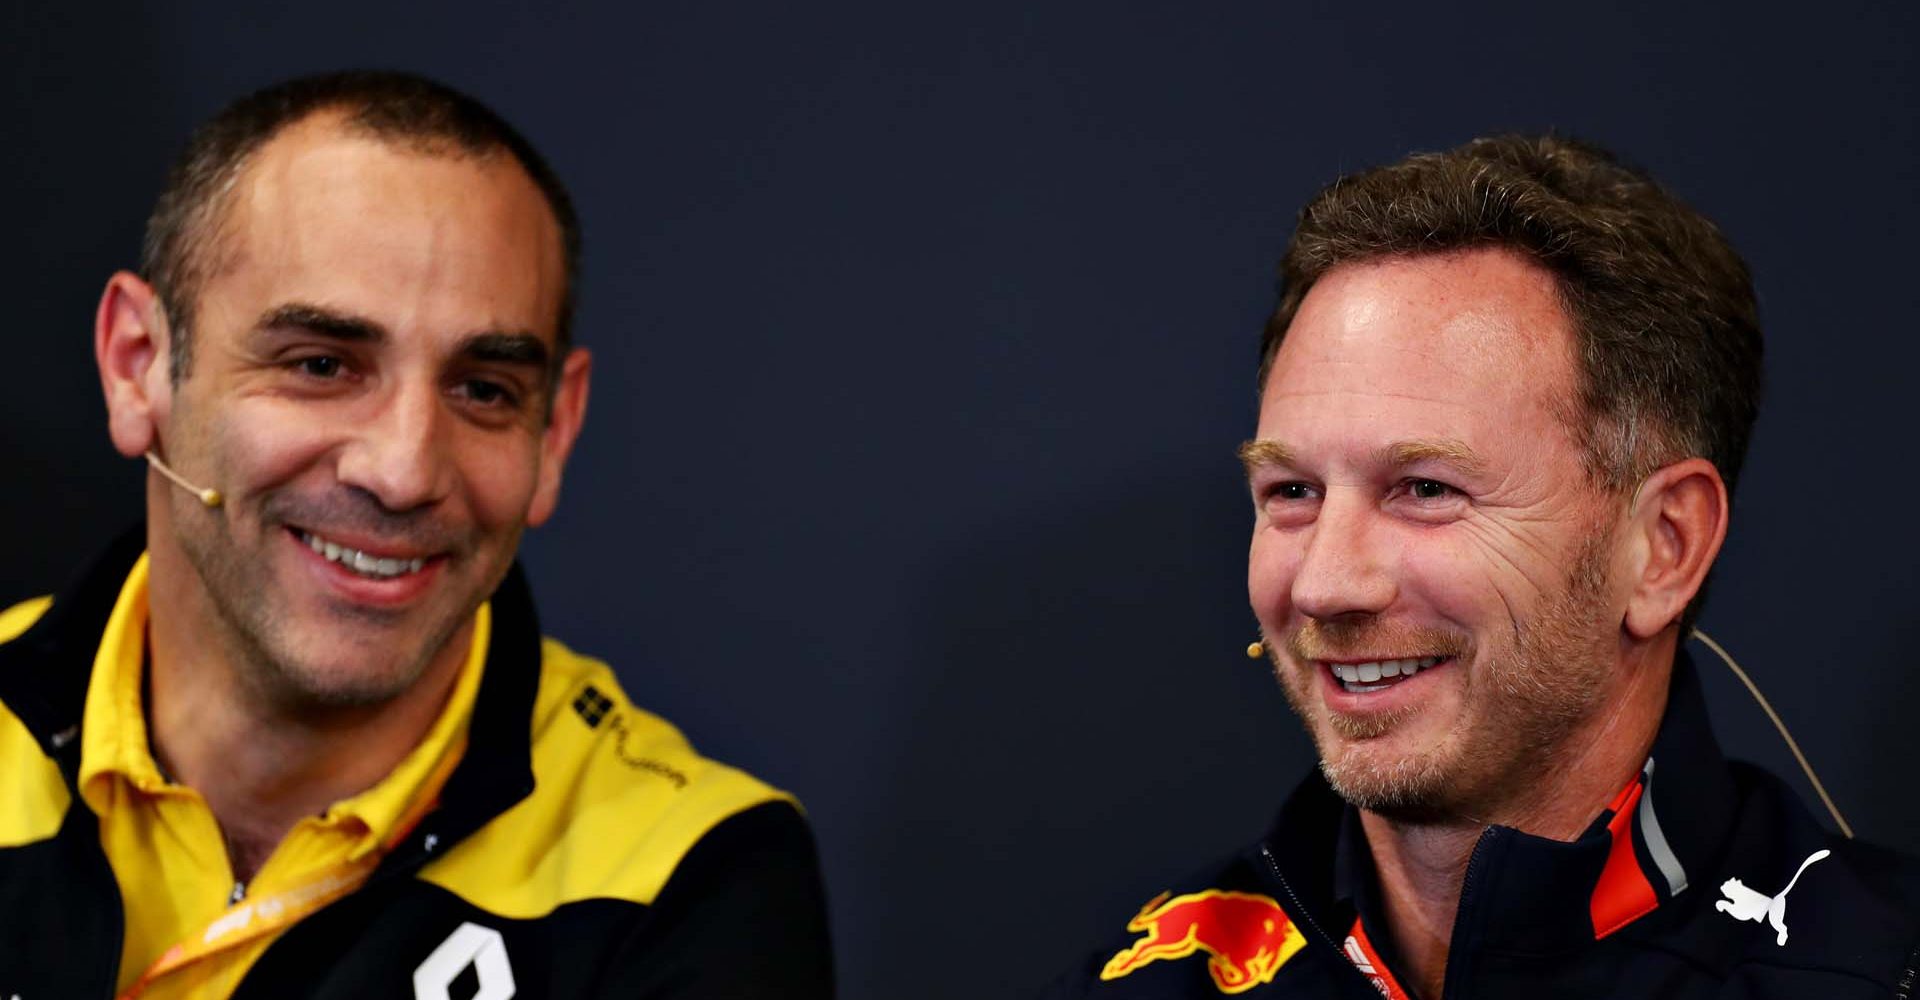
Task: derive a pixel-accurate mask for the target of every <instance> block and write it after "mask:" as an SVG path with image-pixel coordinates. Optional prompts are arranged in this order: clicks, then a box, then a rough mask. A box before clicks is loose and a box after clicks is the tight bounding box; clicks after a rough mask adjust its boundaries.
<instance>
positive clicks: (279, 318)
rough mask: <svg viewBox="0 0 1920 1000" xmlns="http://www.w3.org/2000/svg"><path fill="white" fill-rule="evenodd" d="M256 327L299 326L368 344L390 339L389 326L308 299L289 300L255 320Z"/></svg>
mask: <svg viewBox="0 0 1920 1000" xmlns="http://www.w3.org/2000/svg"><path fill="white" fill-rule="evenodd" d="M254 329H256V330H259V331H261V332H268V333H270V332H272V331H275V330H295V329H297V330H305V331H308V332H310V333H317V334H319V335H321V336H323V337H331V338H333V339H335V340H352V341H360V342H367V343H379V342H380V341H383V340H385V339H387V328H386V327H384V326H381V325H380V324H379V323H376V322H374V321H373V320H370V319H367V318H366V317H364V316H355V315H352V314H350V313H342V312H335V311H334V310H332V309H326V308H322V307H320V306H316V305H309V304H307V303H304V302H289V303H287V304H285V305H279V306H275V307H273V308H272V309H269V310H267V311H266V312H264V313H261V314H260V319H259V320H258V321H257V322H255V323H254Z"/></svg>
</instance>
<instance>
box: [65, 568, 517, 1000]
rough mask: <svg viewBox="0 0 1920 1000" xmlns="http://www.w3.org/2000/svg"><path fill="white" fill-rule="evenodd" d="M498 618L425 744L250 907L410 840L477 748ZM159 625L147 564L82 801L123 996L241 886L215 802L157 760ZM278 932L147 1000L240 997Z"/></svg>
mask: <svg viewBox="0 0 1920 1000" xmlns="http://www.w3.org/2000/svg"><path fill="white" fill-rule="evenodd" d="M490 618H491V611H490V609H489V607H488V606H487V605H484V604H483V605H481V607H480V610H479V612H478V613H477V615H476V617H475V621H474V629H473V646H472V649H471V651H470V652H469V653H468V656H467V663H466V666H465V667H464V668H462V670H461V673H460V678H459V680H458V681H456V682H455V685H454V689H453V695H452V697H450V698H448V699H447V704H446V707H445V708H444V709H442V710H441V713H440V717H439V718H438V719H437V720H435V722H434V724H433V727H432V728H431V729H430V730H428V732H427V735H426V737H425V739H423V740H422V741H421V742H420V745H419V746H417V747H415V748H414V749H413V751H412V752H411V753H409V754H408V755H407V757H406V758H405V759H404V760H402V761H401V762H400V764H399V766H397V767H395V768H394V769H393V770H392V771H391V772H389V773H388V774H387V776H386V777H385V778H383V779H381V781H380V783H379V784H376V785H374V786H373V787H372V788H369V789H367V790H366V791H364V792H361V793H360V794H358V795H355V796H353V797H351V798H347V799H343V800H341V801H339V802H336V803H334V804H333V805H332V806H330V807H328V809H327V811H326V812H324V813H322V814H320V815H318V816H308V817H306V818H304V819H302V820H300V821H299V822H298V823H296V824H294V827H293V829H292V830H290V831H288V833H287V835H286V838H285V839H284V840H282V841H281V842H280V845H279V846H278V847H276V848H275V849H274V852H273V854H272V856H270V857H269V858H268V859H267V861H266V863H265V864H263V865H262V866H261V867H260V870H259V871H258V872H257V873H255V875H254V878H253V881H251V882H249V883H248V884H247V886H246V899H247V900H248V901H253V900H266V899H271V898H273V897H274V896H275V895H276V894H278V893H282V892H286V891H288V890H290V889H295V888H297V887H300V886H302V885H305V884H308V883H310V882H312V881H313V880H314V879H315V878H316V877H320V876H323V875H324V874H325V873H327V872H329V871H331V870H336V869H338V867H339V866H341V865H343V864H346V863H348V862H351V861H354V860H357V859H361V858H365V857H367V856H368V855H369V854H371V853H372V852H375V851H378V850H381V849H382V846H383V845H385V844H387V843H388V842H389V841H390V840H391V838H394V837H396V836H398V835H402V834H404V833H405V831H403V830H399V829H397V828H398V827H399V825H400V823H401V822H402V821H403V820H404V819H406V818H407V817H408V813H409V807H410V806H412V805H413V804H414V803H416V802H426V801H428V800H430V799H431V798H432V797H434V796H437V795H438V794H439V793H440V789H441V787H442V786H443V785H444V784H445V783H446V780H447V776H448V775H449V774H451V773H452V772H453V769H454V766H455V765H456V764H458V763H459V760H460V755H461V753H462V752H463V751H464V750H465V749H466V743H467V727H468V724H469V722H470V721H471V719H472V715H473V702H474V696H475V695H476V693H477V692H478V691H479V689H480V675H481V672H482V670H483V668H484V665H485V663H486V657H487V638H488V630H489V625H490ZM146 626H147V557H146V556H144V555H143V556H141V557H140V561H139V562H138V563H135V564H134V567H133V572H131V573H129V574H128V575H127V582H126V584H125V586H123V587H122V588H121V591H120V599H119V601H118V602H117V603H116V604H115V605H114V609H113V615H112V617H111V618H109V619H108V622H107V627H106V631H105V632H104V633H103V634H102V635H101V637H100V649H99V652H98V653H97V654H96V655H95V658H94V664H93V678H92V681H91V682H90V683H89V685H88V687H87V703H86V709H85V717H84V723H83V725H82V727H81V728H82V731H83V733H84V734H85V735H84V736H83V737H82V739H81V749H80V777H79V788H80V797H81V798H82V799H83V800H84V801H85V802H86V803H87V806H88V807H89V808H91V809H92V810H93V811H94V813H95V814H96V815H98V816H99V817H100V846H101V847H102V848H103V849H104V850H105V852H106V855H107V861H108V863H109V864H110V865H112V867H113V874H114V877H115V878H116V879H117V880H118V881H119V883H120V898H121V900H122V901H123V903H124V905H125V912H126V939H125V941H124V942H123V943H122V946H121V951H120V977H119V980H118V984H119V985H118V987H117V988H118V989H119V990H120V991H122V992H124V991H125V990H126V989H127V988H128V987H130V986H132V985H133V984H134V983H135V982H136V981H137V980H139V979H140V977H141V975H142V974H143V973H144V972H146V971H147V969H148V968H149V967H150V966H151V965H152V964H153V963H154V961H155V960H157V959H158V958H159V957H160V956H161V955H162V954H163V953H165V952H166V951H167V949H169V948H171V947H172V946H173V945H175V944H178V943H180V942H182V941H185V940H187V939H188V938H190V937H192V938H198V937H199V936H200V935H201V934H202V933H203V932H204V931H205V930H206V929H207V927H208V926H209V925H210V924H212V923H213V922H214V921H216V920H218V919H220V918H221V916H222V915H224V914H226V913H228V912H229V911H230V909H231V908H232V898H233V894H234V892H235V888H236V886H235V881H234V877H233V869H232V867H231V865H230V864H229V863H228V859H227V848H226V839H225V838H224V837H223V836H222V835H221V832H220V826H219V824H218V823H217V822H215V820H214V818H213V812H212V810H210V809H209V808H208V807H207V803H206V800H205V799H203V798H201V797H200V794H199V793H198V792H196V791H194V790H193V789H191V788H187V787H186V786H184V785H178V784H174V783H173V782H171V781H169V780H167V778H166V777H165V776H164V775H162V774H161V773H160V768H159V766H158V765H157V764H155V762H154V759H153V753H152V750H151V749H150V744H149V742H148V737H147V722H146V713H145V712H144V711H143V710H142V708H141V704H140V697H141V677H140V672H141V668H142V665H143V663H144V662H145V658H146V657H145V650H146ZM241 905H245V903H242V904H241ZM278 933H279V932H277V931H276V932H274V933H271V934H265V935H262V936H260V937H257V938H254V939H252V940H250V941H247V942H245V943H243V944H241V945H239V946H237V947H233V948H230V949H227V950H224V951H219V952H215V953H214V954H211V955H209V956H207V957H205V958H202V959H200V960H199V961H196V962H193V963H191V964H189V965H186V966H184V967H182V968H180V969H177V970H175V971H172V972H170V973H167V974H165V975H162V976H160V977H158V978H156V979H154V980H153V981H152V982H151V983H149V984H148V985H147V987H146V989H145V990H144V991H143V992H142V993H141V994H140V997H141V1000H172V998H181V1000H186V998H194V1000H204V998H217V997H227V996H231V995H232V993H233V991H234V989H235V988H236V987H237V986H238V985H239V983H240V980H241V978H242V977H243V976H245V975H246V972H247V969H248V968H250V967H251V966H252V965H253V963H254V961H255V960H257V959H258V958H259V957H260V955H261V953H262V952H264V951H265V950H266V948H267V946H268V945H269V944H271V943H272V942H273V940H274V938H276V937H277V936H278Z"/></svg>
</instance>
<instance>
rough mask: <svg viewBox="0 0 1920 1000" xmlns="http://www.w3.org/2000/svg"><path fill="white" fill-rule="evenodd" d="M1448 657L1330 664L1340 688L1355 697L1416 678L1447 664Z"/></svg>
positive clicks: (1328, 666)
mask: <svg viewBox="0 0 1920 1000" xmlns="http://www.w3.org/2000/svg"><path fill="white" fill-rule="evenodd" d="M1446 660H1447V657H1444V656H1421V657H1415V658H1412V659H1404V660H1372V661H1369V662H1366V663H1328V664H1327V665H1326V667H1327V669H1328V670H1330V671H1332V672H1333V676H1334V679H1335V680H1338V681H1339V682H1340V686H1341V687H1342V688H1344V689H1345V690H1347V691H1349V692H1351V693H1353V694H1370V693H1372V692H1374V691H1385V690H1386V689H1387V688H1390V687H1392V686H1393V685H1394V684H1395V683H1397V682H1398V681H1399V680H1402V679H1405V678H1408V677H1412V676H1413V675H1414V674H1417V673H1419V672H1420V671H1422V670H1425V669H1427V668H1429V667H1433V666H1438V665H1439V664H1441V663H1444V662H1446Z"/></svg>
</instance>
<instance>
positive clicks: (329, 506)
mask: <svg viewBox="0 0 1920 1000" xmlns="http://www.w3.org/2000/svg"><path fill="white" fill-rule="evenodd" d="M260 513H261V516H262V518H264V519H265V520H266V521H267V522H268V523H269V524H281V525H287V526H293V527H299V528H302V529H305V530H309V531H313V532H316V533H318V534H321V535H325V534H327V533H328V529H333V530H334V531H336V532H348V531H351V532H353V533H355V534H359V535H365V536H369V537H372V538H378V539H380V540H382V541H385V542H391V543H396V544H404V545H406V546H408V547H410V548H416V549H421V550H425V551H429V552H462V551H465V550H467V549H468V548H470V547H471V544H470V543H471V534H470V533H469V532H467V531H464V530H460V529H457V528H454V527H451V526H449V525H447V524H445V523H443V522H441V521H438V520H436V519H435V517H434V515H433V514H432V513H430V512H428V511H426V510H400V511H397V510H390V509H388V508H386V507H384V506H382V505H381V503H380V501H379V500H377V499H375V498H374V496H373V495H372V494H370V493H368V492H366V491H365V490H361V489H356V488H354V487H351V486H348V487H343V488H341V489H339V490H333V491H330V492H328V493H325V494H321V495H312V494H304V493H275V494H272V495H270V496H268V497H267V498H266V499H265V500H263V501H262V502H261V505H260Z"/></svg>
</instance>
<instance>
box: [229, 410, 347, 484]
mask: <svg viewBox="0 0 1920 1000" xmlns="http://www.w3.org/2000/svg"><path fill="white" fill-rule="evenodd" d="M205 436H206V437H207V439H208V440H207V441H206V442H205V444H206V445H207V447H208V449H209V450H210V451H211V452H212V453H213V462H214V464H215V467H216V469H217V473H218V475H219V476H220V477H221V479H222V480H223V482H222V483H220V484H217V485H219V488H221V489H222V490H224V491H226V492H228V493H233V492H235V491H239V492H247V491H254V490H259V489H263V488H268V487H272V486H275V485H277V484H280V483H283V482H286V481H287V480H290V479H293V478H296V477H298V476H299V475H300V474H301V473H302V472H303V471H304V470H307V469H309V468H312V467H314V466H315V465H316V463H318V462H319V460H320V459H322V458H323V457H324V456H325V455H326V454H327V452H328V451H329V450H330V449H332V448H333V447H334V445H335V444H336V443H337V438H338V435H337V434H336V433H334V432H333V431H331V430H329V429H328V426H327V423H326V422H325V421H320V420H315V419H313V415H312V414H311V413H307V412H304V411H300V410H298V409H297V408H292V407H287V406H280V405H275V404H273V403H271V402H265V401H262V402H261V403H260V404H258V405H253V406H234V407H229V408H227V409H226V411H225V412H224V413H222V415H221V417H220V418H219V420H218V421H217V422H216V423H214V424H212V425H211V426H209V427H207V428H206V430H205Z"/></svg>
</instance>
